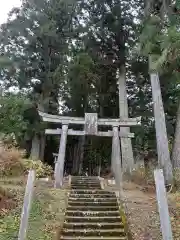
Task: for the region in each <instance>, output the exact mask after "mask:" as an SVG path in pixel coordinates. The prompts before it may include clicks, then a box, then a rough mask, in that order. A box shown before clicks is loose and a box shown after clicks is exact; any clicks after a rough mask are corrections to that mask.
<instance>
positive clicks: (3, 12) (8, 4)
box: [0, 0, 21, 24]
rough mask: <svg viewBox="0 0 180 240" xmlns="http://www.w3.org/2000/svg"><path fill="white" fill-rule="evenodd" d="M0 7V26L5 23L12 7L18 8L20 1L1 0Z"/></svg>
mask: <svg viewBox="0 0 180 240" xmlns="http://www.w3.org/2000/svg"><path fill="white" fill-rule="evenodd" d="M1 1H2V2H1V7H0V24H2V23H4V22H6V20H7V17H8V13H9V11H11V9H12V8H13V7H19V6H20V5H21V0H4V1H3V0H1Z"/></svg>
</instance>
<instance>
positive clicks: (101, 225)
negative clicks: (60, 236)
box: [63, 222, 124, 230]
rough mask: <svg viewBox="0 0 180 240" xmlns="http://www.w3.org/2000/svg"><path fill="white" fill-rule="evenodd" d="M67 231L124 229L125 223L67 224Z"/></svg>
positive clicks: (65, 226) (65, 224)
mask: <svg viewBox="0 0 180 240" xmlns="http://www.w3.org/2000/svg"><path fill="white" fill-rule="evenodd" d="M63 227H64V228H66V229H87V228H88V229H109V230H111V229H117V228H124V225H123V223H121V222H114V223H106V222H103V223H99V222H96V223H92V222H71V223H69V222H65V223H64V225H63Z"/></svg>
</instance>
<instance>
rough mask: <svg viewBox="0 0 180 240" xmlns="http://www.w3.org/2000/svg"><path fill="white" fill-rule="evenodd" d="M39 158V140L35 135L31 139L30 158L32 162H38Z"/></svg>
mask: <svg viewBox="0 0 180 240" xmlns="http://www.w3.org/2000/svg"><path fill="white" fill-rule="evenodd" d="M39 157H40V139H39V137H38V136H37V134H35V135H34V137H33V139H32V146H31V158H32V159H33V160H38V159H39Z"/></svg>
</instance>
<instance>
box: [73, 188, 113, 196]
mask: <svg viewBox="0 0 180 240" xmlns="http://www.w3.org/2000/svg"><path fill="white" fill-rule="evenodd" d="M71 193H72V194H99V195H101V194H102V195H108V196H109V195H110V196H115V193H114V192H109V191H104V190H100V189H99V190H96V189H95V190H88V189H86V190H84V189H78V190H73V189H72V190H71Z"/></svg>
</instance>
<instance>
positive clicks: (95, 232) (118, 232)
mask: <svg viewBox="0 0 180 240" xmlns="http://www.w3.org/2000/svg"><path fill="white" fill-rule="evenodd" d="M62 234H63V236H77V237H78V236H97V237H98V236H99V237H100V238H101V236H117V237H119V236H125V232H124V229H123V228H117V229H116V228H115V229H111V230H109V229H88V228H86V229H65V228H64V229H63V230H62Z"/></svg>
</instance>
